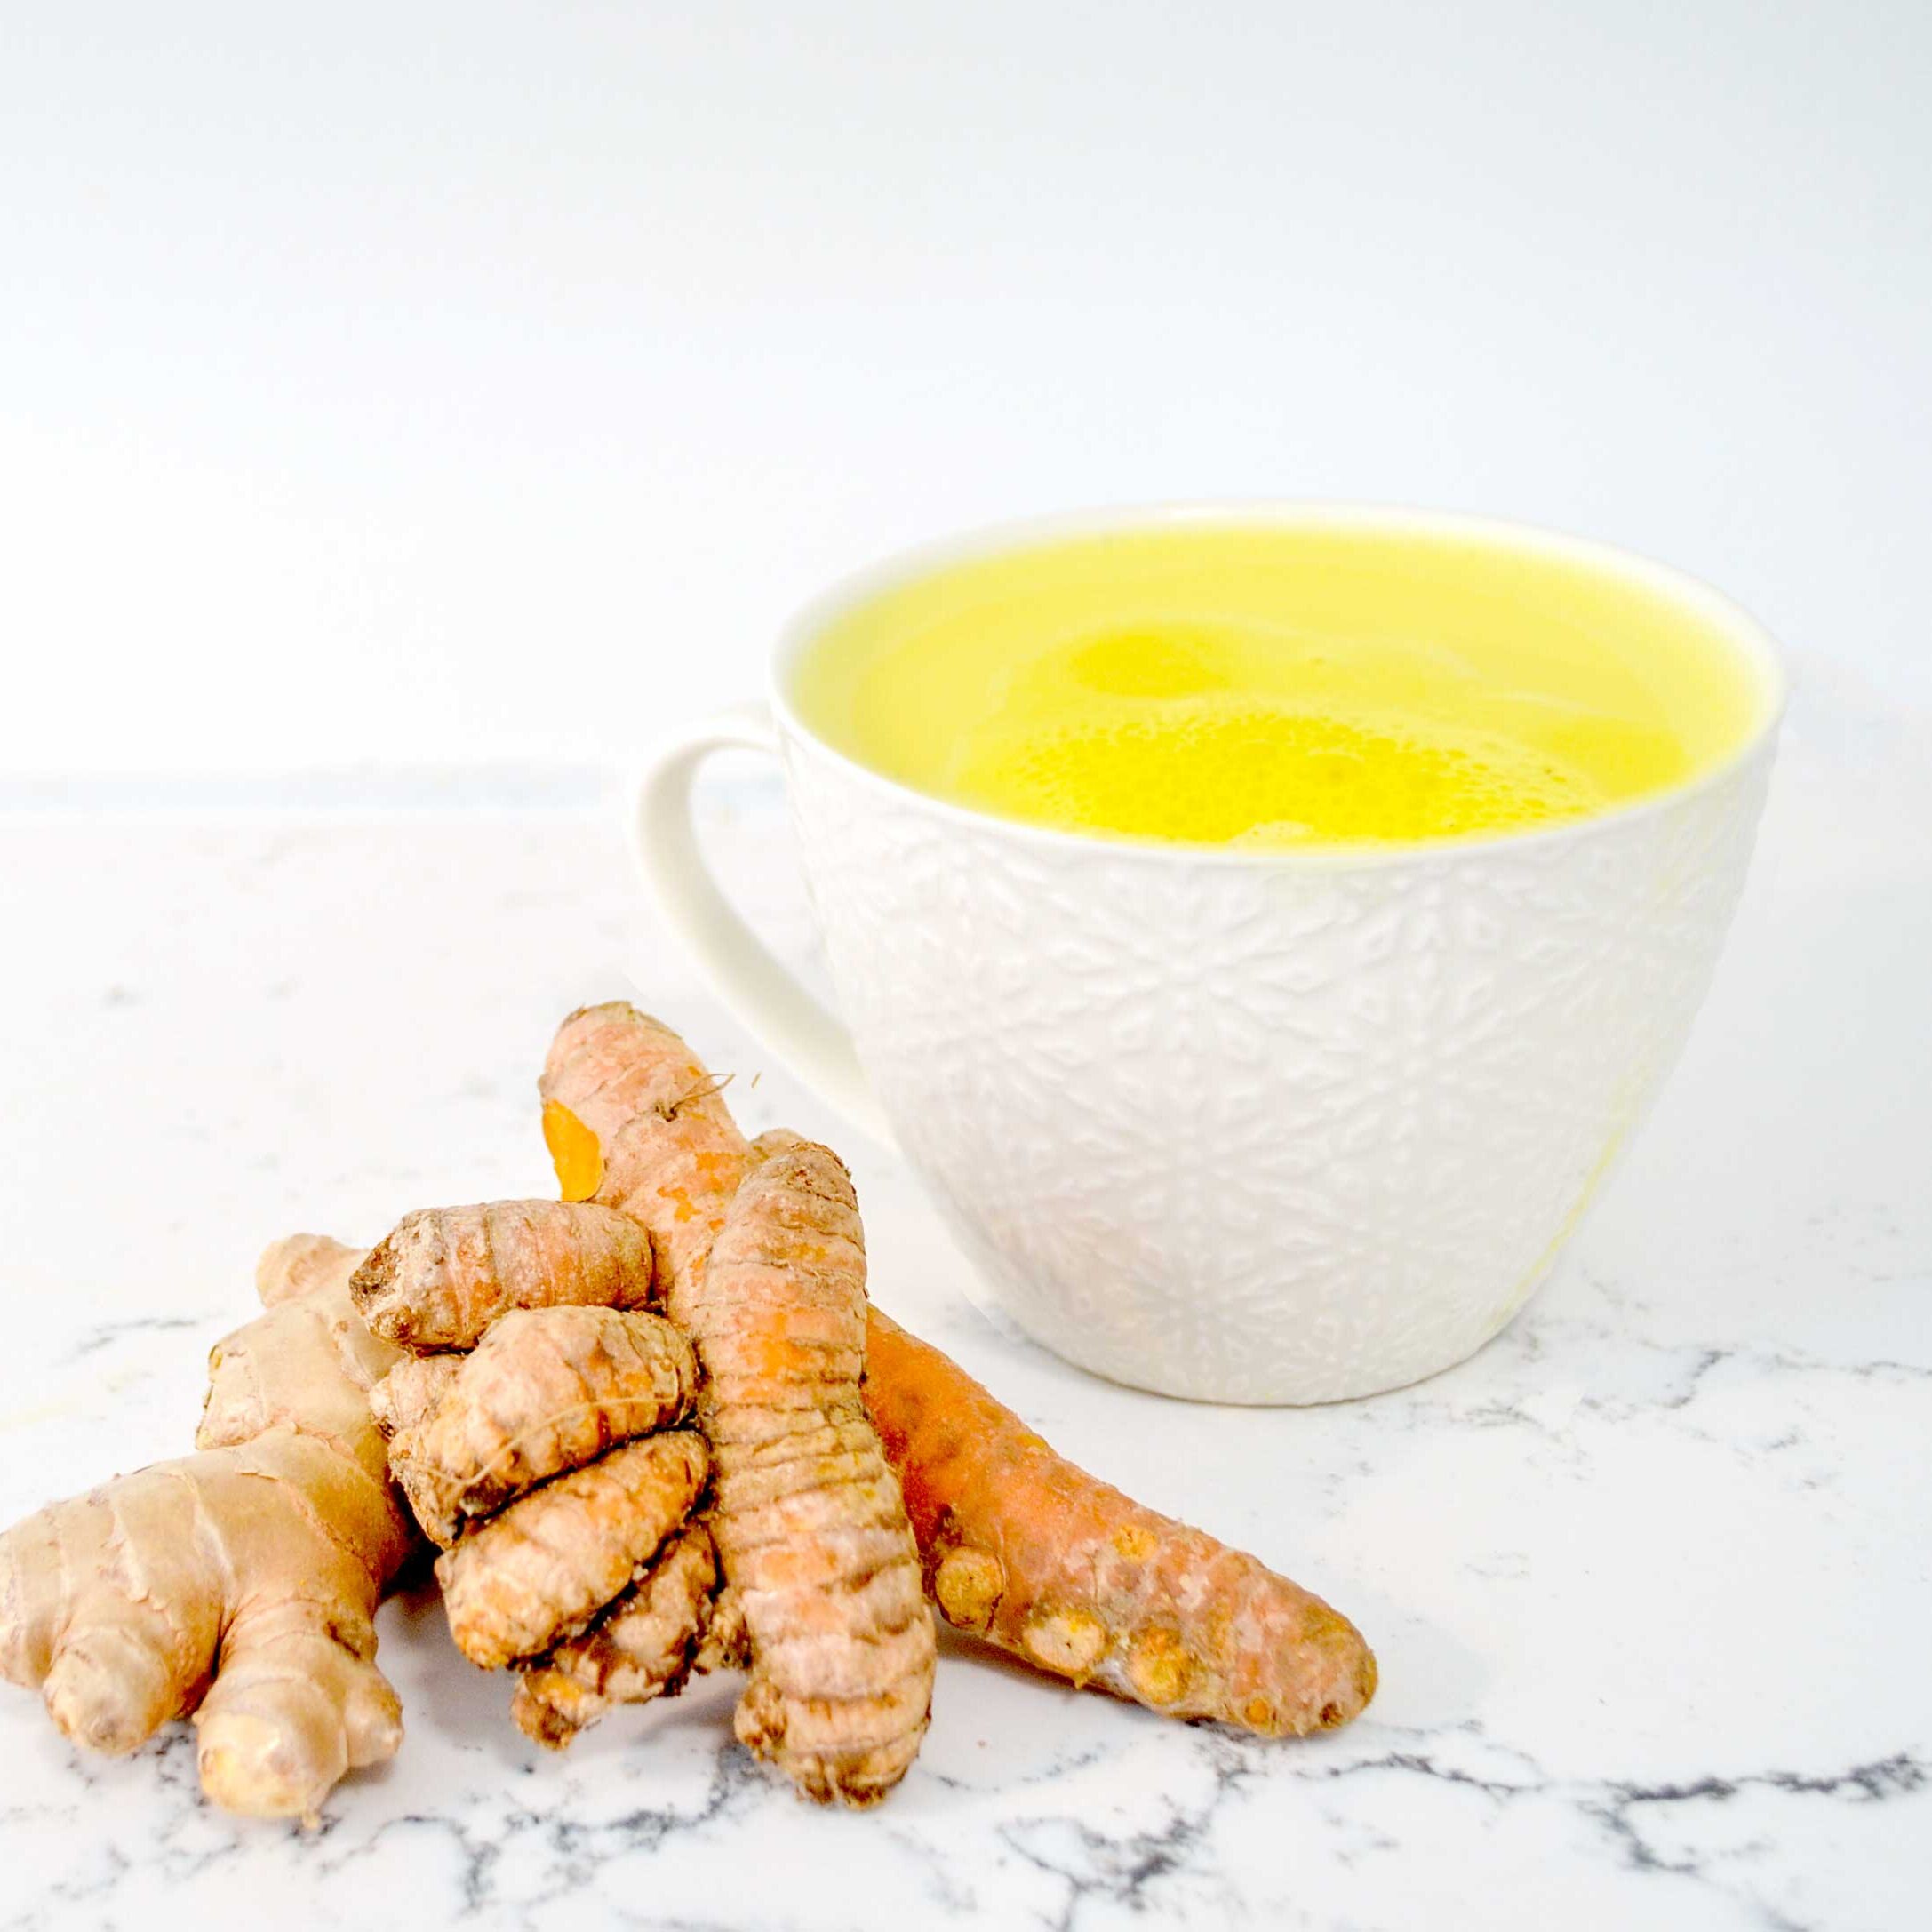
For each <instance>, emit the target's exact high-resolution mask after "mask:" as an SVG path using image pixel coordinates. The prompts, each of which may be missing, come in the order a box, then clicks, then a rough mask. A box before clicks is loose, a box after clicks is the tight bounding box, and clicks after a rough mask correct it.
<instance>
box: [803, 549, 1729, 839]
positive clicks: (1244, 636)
mask: <svg viewBox="0 0 1932 1932" xmlns="http://www.w3.org/2000/svg"><path fill="white" fill-rule="evenodd" d="M796 701H797V704H798V708H799V712H800V715H801V716H802V718H803V719H804V721H805V722H806V723H808V724H810V725H811V726H812V727H813V728H814V729H816V730H818V731H819V732H820V733H821V734H822V735H823V736H824V737H825V738H826V739H827V740H828V741H829V742H830V743H831V744H833V745H834V746H837V747H838V748H839V749H841V750H842V751H844V752H845V753H846V754H848V755H849V756H850V757H852V758H854V759H855V760H857V761H858V762H860V763H862V764H864V765H866V766H868V767H869V768H871V769H872V770H876V771H879V772H882V773H883V774H884V775H885V776H887V777H889V778H897V779H898V780H899V781H900V782H901V783H904V784H906V785H909V786H914V788H916V789H918V790H920V791H922V792H927V793H930V794H935V795H937V796H938V797H941V798H945V799H948V800H950V801H952V802H955V803H958V804H962V805H966V806H970V807H972V808H974V809H977V810H982V811H986V812H990V813H993V814H995V815H997V816H999V817H1002V818H1013V819H1018V820H1022V821H1025V822H1027V823H1031V824H1035V825H1041V826H1050V827H1053V828H1056V829H1058V830H1062V831H1067V832H1079V833H1085V834H1098V835H1101V836H1114V837H1121V838H1130V839H1142V840H1158V841H1162V842H1175V843H1182V844H1197V845H1234V846H1246V847H1253V848H1259V849H1264V850H1267V849H1275V850H1291V849H1295V848H1306V847H1319V846H1342V845H1362V844H1377V843H1390V842H1396V843H1408V842H1417V841H1429V840H1439V839H1456V838H1466V837H1472V836H1493V835H1495V834H1500V833H1508V832H1515V831H1527V830H1532V829H1535V828H1537V827H1538V826H1550V825H1554V824H1557V823H1560V822H1561V821H1564V820H1566V819H1573V818H1583V817H1586V816H1589V815H1591V814H1593V813H1597V812H1601V811H1603V810H1608V809H1610V808H1612V807H1615V806H1617V805H1619V804H1622V803H1625V802H1627V801H1630V800H1633V799H1638V798H1641V797H1643V796H1645V795H1646V794H1650V793H1655V792H1658V791H1662V790H1665V789H1667V788H1669V787H1671V786H1676V785H1680V784H1681V783H1682V782H1683V781H1684V780H1685V779H1686V778H1689V777H1691V776H1692V775H1694V774H1695V773H1696V772H1697V771H1698V770H1700V769H1702V768H1703V767H1704V766H1706V765H1708V764H1711V763H1713V762H1717V761H1719V760H1720V759H1721V758H1722V757H1724V756H1725V755H1726V754H1728V753H1730V752H1731V751H1733V750H1735V749H1736V746H1737V745H1738V744H1739V743H1740V742H1741V741H1742V740H1743V738H1744V737H1745V736H1746V735H1747V734H1748V732H1749V731H1750V730H1751V728H1752V723H1753V722H1754V719H1755V717H1756V715H1757V712H1758V710H1759V700H1758V694H1757V692H1756V690H1755V688H1754V685H1753V683H1752V680H1751V679H1750V678H1749V677H1748V676H1747V675H1745V674H1744V671H1743V669H1742V668H1741V667H1740V666H1739V664H1738V661H1737V658H1736V652H1735V651H1733V650H1731V649H1730V648H1729V647H1728V644H1727V643H1726V641H1725V640H1724V638H1723V637H1722V636H1721V635H1719V634H1718V632H1717V630H1716V629H1715V627H1705V626H1704V625H1702V624H1700V623H1699V622H1698V621H1697V620H1696V618H1695V617H1694V616H1693V615H1691V614H1690V613H1688V612H1687V611H1686V609H1685V606H1684V605H1683V603H1681V601H1675V600H1672V599H1668V598H1666V597H1665V596H1663V595H1658V594H1656V593H1652V592H1649V591H1647V590H1646V589H1644V588H1643V587H1641V586H1638V585H1634V584H1633V583H1631V582H1629V581H1627V580H1624V579H1616V578H1610V577H1607V576H1605V575H1604V573H1602V572H1601V571H1593V570H1589V569H1586V568H1585V567H1584V566H1582V565H1580V564H1578V563H1574V562H1572V561H1570V560H1569V559H1567V558H1564V557H1562V556H1561V555H1554V554H1537V553H1533V552H1516V551H1509V550H1505V549H1501V548H1498V547H1497V546H1495V545H1493V544H1484V543H1481V542H1476V541H1472V540H1466V539H1457V538H1456V537H1454V536H1451V535H1446V534H1445V535H1442V536H1440V537H1436V538H1433V539H1428V540H1421V541H1418V540H1413V539H1412V540H1410V541H1409V543H1408V544H1406V545H1405V547H1404V548H1403V551H1402V554H1401V564H1400V568H1399V569H1393V570H1392V569H1391V567H1390V559H1389V556H1388V554H1387V547H1386V545H1385V543H1383V542H1378V541H1377V538H1376V537H1375V536H1374V535H1373V534H1372V533H1364V532H1361V531H1352V530H1350V529H1347V528H1345V527H1331V528H1324V527H1321V526H1319V525H1311V526H1308V527H1303V528H1292V527H1290V528H1283V527H1281V526H1279V525H1276V526H1273V527H1270V526H1268V525H1266V524H1261V523H1257V524H1255V525H1252V526H1247V527H1244V526H1242V525H1241V524H1240V523H1225V524H1222V523H1211V524H1198V525H1188V524H1180V525H1174V526H1167V527H1150V528H1146V529H1138V530H1128V531H1120V532H1114V533H1108V534H1106V535H1091V536H1078V537H1072V538H1067V539H1062V540H1059V541H1053V542H1045V543H1041V544H1037V545H1034V546H1032V547H1025V548H1021V549H1018V550H1014V551H1009V552H1004V553H1000V554H997V555H992V556H988V557H984V558H979V559H975V560H970V561H968V562H965V563H961V564H958V565H955V566H954V568H952V569H950V570H946V571H939V572H938V573H935V574H933V575H930V576H927V577H923V578H921V579H916V580H914V581H913V582H912V583H910V584H908V585H906V586H904V587H901V588H899V589H898V590H897V591H895V592H888V593H887V594H886V595H882V596H880V597H878V598H875V599H874V600H872V601H870V602H868V603H863V604H861V605H860V606H858V608H857V609H856V610H853V611H850V612H849V613H848V614H847V615H846V616H845V617H844V618H843V619H842V620H840V621H839V622H836V623H834V625H833V626H832V627H830V628H829V629H828V630H827V631H826V633H825V634H824V635H822V636H820V637H819V638H818V641H817V643H816V645H815V647H814V649H813V650H812V651H811V652H810V654H809V655H808V656H807V658H806V659H804V661H803V662H802V665H801V667H800V669H799V675H798V683H797V687H796Z"/></svg>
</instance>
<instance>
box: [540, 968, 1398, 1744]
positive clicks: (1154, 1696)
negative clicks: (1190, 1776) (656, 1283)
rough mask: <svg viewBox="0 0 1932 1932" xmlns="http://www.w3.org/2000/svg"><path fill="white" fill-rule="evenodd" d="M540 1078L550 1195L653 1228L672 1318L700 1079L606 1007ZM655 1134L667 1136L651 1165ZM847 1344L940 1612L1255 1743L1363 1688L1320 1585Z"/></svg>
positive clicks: (1370, 1684)
mask: <svg viewBox="0 0 1932 1932" xmlns="http://www.w3.org/2000/svg"><path fill="white" fill-rule="evenodd" d="M541 1093H542V1097H543V1101H544V1136H545V1139H546V1141H547V1144H548V1146H549V1147H550V1149H551V1154H552V1158H553V1160H554V1162H555V1165H556V1167H557V1172H558V1178H559V1180H560V1182H561V1183H562V1186H563V1192H564V1194H566V1195H569V1196H571V1197H574V1198H579V1199H588V1198H590V1197H592V1196H594V1197H595V1199H596V1200H597V1201H598V1202H603V1203H604V1204H606V1205H608V1206H611V1207H616V1208H619V1209H623V1210H624V1211H625V1212H627V1213H628V1214H630V1215H632V1216H633V1217H635V1218H636V1219H637V1220H639V1221H641V1222H642V1223H643V1225H645V1226H646V1227H647V1228H648V1229H649V1230H650V1231H651V1237H652V1241H653V1243H654V1245H655V1246H656V1248H657V1251H658V1255H659V1263H658V1265H659V1278H660V1280H661V1281H667V1288H668V1291H669V1293H670V1296H671V1301H670V1312H671V1313H672V1316H673V1318H674V1319H675V1320H677V1321H680V1322H681V1323H682V1324H683V1325H685V1326H691V1324H692V1323H693V1322H694V1321H696V1320H697V1319H698V1310H697V1308H696V1306H695V1305H694V1302H693V1297H694V1295H696V1294H699V1293H701V1292H702V1288H703V1283H704V1282H705V1280H706V1274H705V1270H704V1268H703V1265H702V1257H703V1252H704V1249H705V1248H706V1247H707V1244H708V1242H710V1241H718V1240H720V1239H721V1237H722V1233H723V1228H724V1225H725V1220H726V1216H727V1215H728V1213H729V1212H730V1201H731V1200H732V1198H733V1196H734V1194H735V1192H736V1190H737V1189H738V1186H740V1185H741V1181H742V1177H743V1175H744V1173H745V1171H746V1163H747V1162H749V1161H751V1160H753V1159H754V1158H755V1152H754V1150H753V1149H750V1148H747V1147H746V1143H745V1141H744V1139H743V1138H742V1136H740V1135H739V1134H738V1131H737V1130H736V1128H735V1126H733V1124H732V1122H731V1121H730V1114H729V1113H728V1112H727V1111H726V1108H725V1106H724V1102H723V1098H722V1090H721V1088H720V1083H719V1082H716V1081H715V1080H714V1079H713V1078H712V1077H711V1076H710V1075H709V1074H707V1072H706V1070H705V1068H704V1067H703V1066H702V1065H701V1064H700V1063H699V1061H698V1060H697V1059H696V1058H694V1057H693V1056H692V1055H691V1051H690V1050H689V1048H687V1047H686V1046H685V1045H684V1044H683V1042H682V1041H681V1040H679V1039H678V1038H677V1036H676V1035H675V1034H673V1033H671V1032H670V1030H669V1029H668V1028H667V1027H665V1026H662V1025H660V1024H659V1022H658V1021H656V1020H653V1019H650V1018H646V1017H645V1016H644V1015H643V1014H641V1013H639V1012H637V1011H636V1010H635V1009H634V1008H632V1007H630V1006H628V1005H626V1004H624V1003H623V1002H613V1003H611V1004H610V1005H607V1006H601V1007H591V1008H588V1009H587V1010H584V1011H582V1012H579V1013H576V1014H573V1015H571V1018H569V1019H568V1020H566V1021H565V1022H564V1024H563V1028H562V1029H561V1031H560V1032H559V1034H558V1035H557V1038H556V1041H555V1043H554V1045H553V1046H552V1048H551V1051H550V1056H549V1060H548V1062H547V1066H546V1068H545V1072H544V1077H543V1081H542V1084H541ZM666 1127H675V1128H678V1129H680V1130H682V1131H681V1132H680V1134H679V1136H678V1138H679V1139H680V1140H681V1142H682V1145H681V1146H680V1148H679V1150H678V1154H677V1157H676V1158H675V1159H666V1160H663V1161H661V1162H660V1161H658V1160H656V1159H653V1158H652V1151H653V1150H654V1149H655V1147H656V1146H658V1144H659V1140H660V1139H661V1138H664V1129H665V1128H666ZM667 1253H668V1254H669V1255H670V1256H671V1257H672V1258H671V1262H670V1266H669V1268H668V1270H667V1266H666V1257H667ZM716 1265H717V1257H716V1254H715V1251H714V1254H713V1268H714V1270H715V1267H716ZM706 1353H707V1352H706V1349H705V1346H704V1345H703V1344H702V1343H700V1345H699V1354H700V1356H701V1357H702V1356H706ZM848 1353H850V1347H849V1345H848ZM863 1356H864V1361H865V1363H866V1374H865V1381H864V1385H863V1387H864V1395H865V1401H866V1409H867V1410H868V1412H869V1414H870V1416H871V1419H872V1421H873V1424H874V1426H875V1427H876V1429H877V1432H878V1434H879V1436H880V1438H881V1439H882V1441H883V1443H884V1446H885V1449H886V1452H887V1455H888V1456H889V1457H890V1461H891V1464H892V1466H893V1467H894V1468H895V1469H896V1470H897V1472H898V1478H899V1481H900V1483H901V1484H902V1486H903V1489H904V1494H905V1497H906V1505H907V1508H908V1510H909V1512H910V1514H911V1517H912V1524H913V1529H914V1532H915V1534H916V1536H917V1538H918V1543H919V1548H920V1555H921V1559H922V1565H923V1569H924V1576H925V1580H926V1584H927V1586H928V1588H929V1589H930V1591H931V1593H932V1594H933V1596H934V1599H935V1601H937V1602H938V1606H939V1609H940V1612H941V1614H942V1615H943V1616H945V1617H946V1620H947V1622H948V1623H951V1624H953V1625H955V1626H956V1627H957V1628H959V1629H962V1630H963V1631H967V1632H969V1633H972V1634H974V1635H977V1636H979V1637H981V1638H983V1639H984V1640H985V1641H987V1642H989V1643H992V1644H994V1645H995V1646H997V1647H998V1648H999V1649H1004V1650H1007V1651H1010V1653H1012V1654H1013V1655H1015V1656H1017V1657H1023V1658H1025V1659H1026V1661H1027V1662H1028V1663H1030V1664H1033V1665H1036V1666H1037V1667H1038V1668H1040V1669H1042V1670H1046V1671H1050V1672H1051V1673H1053V1674H1055V1675H1056V1676H1059V1677H1064V1678H1066V1679H1068V1680H1069V1681H1072V1682H1074V1683H1076V1684H1090V1685H1092V1686H1093V1687H1095V1688H1096V1689H1104V1690H1108V1691H1111V1692H1113V1693H1114V1695H1115V1696H1122V1697H1126V1698H1129V1699H1131V1700H1132V1701H1133V1702H1135V1703H1138V1704H1146V1706H1147V1707H1148V1708H1149V1709H1152V1710H1155V1711H1161V1712H1165V1713H1167V1714H1169V1715H1170V1716H1176V1717H1206V1718H1213V1719H1216V1720H1219V1721H1220V1722H1223V1723H1226V1724H1231V1725H1235V1726H1238V1727H1240V1728H1242V1729H1246V1730H1250V1731H1254V1732H1257V1733H1258V1734H1259V1735H1261V1736H1269V1737H1273V1736H1282V1735H1284V1734H1291V1733H1297V1734H1298V1733H1303V1732H1307V1731H1312V1730H1319V1729H1325V1728H1331V1727H1334V1726H1337V1725H1340V1724H1344V1723H1346V1722H1347V1721H1348V1720H1350V1719H1351V1718H1353V1717H1355V1716H1356V1715H1358V1714H1359V1713H1360V1712H1361V1711H1362V1709H1363V1708H1364V1707H1365V1706H1366V1705H1367V1704H1368V1703H1369V1699H1370V1698H1371V1697H1372V1696H1374V1694H1375V1687H1376V1666H1375V1657H1374V1655H1373V1653H1372V1652H1371V1651H1370V1650H1369V1647H1368V1645H1367V1644H1366V1643H1364V1642H1363V1641H1362V1639H1361V1633H1359V1632H1358V1631H1357V1630H1356V1629H1355V1627H1354V1625H1353V1624H1351V1623H1350V1622H1349V1621H1348V1620H1347V1618H1345V1617H1343V1616H1341V1615H1340V1613H1339V1612H1337V1611H1336V1610H1334V1609H1330V1608H1329V1605H1328V1604H1326V1603H1324V1602H1323V1601H1321V1599H1320V1598H1319V1597H1316V1596H1313V1595H1312V1594H1310V1593H1308V1592H1307V1591H1305V1590H1303V1589H1302V1588H1300V1586H1299V1585H1296V1584H1293V1583H1290V1582H1289V1580H1288V1578H1286V1577H1280V1576H1277V1575H1276V1574H1275V1573H1274V1572H1273V1571H1272V1570H1270V1569H1267V1568H1266V1567H1265V1565H1263V1564H1262V1563H1261V1562H1260V1561H1257V1559H1256V1558H1254V1557H1252V1556H1249V1555H1246V1554H1244V1553H1241V1552H1239V1551H1234V1550H1230V1549H1228V1548H1227V1547H1226V1546H1225V1545H1222V1544H1220V1543H1217V1541H1216V1540H1215V1539H1214V1538H1213V1537H1209V1536H1207V1535H1205V1534H1204V1533H1203V1532H1202V1531H1201V1530H1198V1529H1188V1528H1187V1527H1186V1526H1185V1525H1184V1524H1181V1523H1178V1522H1175V1521H1172V1520H1171V1519H1170V1518H1168V1517H1164V1516H1161V1515H1158V1514H1156V1513H1154V1511H1152V1510H1148V1509H1146V1508H1144V1507H1142V1506H1141V1505H1138V1504H1136V1503H1133V1502H1131V1501H1130V1500H1129V1499H1128V1498H1127V1497H1124V1496H1122V1495H1121V1494H1120V1492H1119V1491H1118V1490H1115V1489H1109V1488H1107V1487H1106V1485H1105V1484H1104V1483H1101V1482H1099V1481H1097V1480H1096V1479H1094V1478H1093V1477H1091V1476H1089V1475H1087V1474H1086V1473H1084V1472H1083V1471H1082V1470H1079V1469H1077V1468H1075V1467H1074V1465H1072V1464H1071V1463H1068V1462H1066V1460H1065V1459H1064V1458H1063V1457H1058V1456H1057V1455H1055V1454H1054V1452H1053V1451H1052V1449H1050V1448H1049V1447H1048V1446H1047V1444H1046V1443H1045V1442H1043V1441H1042V1440H1041V1439H1040V1438H1039V1437H1038V1436H1036V1435H1034V1433H1032V1432H1031V1431H1030V1430H1028V1429H1027V1428H1026V1425H1024V1424H1023V1423H1022V1422H1021V1421H1020V1420H1019V1418H1018V1417H1016V1416H1015V1415H1014V1414H1013V1413H1012V1412H1011V1410H1010V1409H1006V1408H1004V1407H1002V1405H1001V1404H1000V1403H998V1402H996V1401H994V1399H993V1398H992V1396H990V1395H989V1394H987V1393H986V1390H984V1389H983V1388H981V1387H980V1386H979V1385H978V1383H976V1382H974V1381H973V1380H972V1379H971V1378H970V1377H969V1376H967V1375H966V1374H965V1373H964V1372H963V1371H962V1369H959V1368H958V1367H957V1365H956V1364H954V1362H952V1361H949V1360H948V1359H947V1358H946V1356H945V1355H943V1354H941V1353H939V1352H938V1350H937V1349H933V1348H930V1347H928V1346H927V1345H925V1344H924V1343H922V1342H920V1341H917V1340H916V1339H915V1338H914V1337H912V1336H910V1335H907V1334H906V1332H905V1330H904V1329H900V1328H898V1326H897V1324H895V1323H893V1322H892V1321H890V1320H889V1319H888V1318H887V1317H885V1316H883V1315H882V1314H881V1313H879V1312H878V1310H877V1309H876V1308H870V1309H868V1311H867V1328H866V1339H865V1341H864V1344H863ZM707 1366H708V1358H707ZM727 1574H728V1575H729V1565H727Z"/></svg>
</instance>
